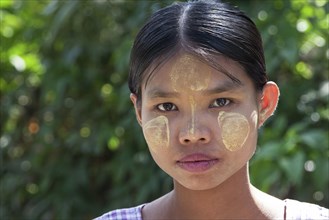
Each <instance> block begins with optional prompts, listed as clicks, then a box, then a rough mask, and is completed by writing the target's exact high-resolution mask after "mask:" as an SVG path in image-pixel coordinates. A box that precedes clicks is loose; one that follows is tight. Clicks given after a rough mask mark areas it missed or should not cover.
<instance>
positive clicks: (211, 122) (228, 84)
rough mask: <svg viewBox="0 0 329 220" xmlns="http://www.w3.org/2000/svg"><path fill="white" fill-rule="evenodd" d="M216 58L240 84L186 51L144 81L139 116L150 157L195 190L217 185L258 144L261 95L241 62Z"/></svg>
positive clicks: (236, 167)
mask: <svg viewBox="0 0 329 220" xmlns="http://www.w3.org/2000/svg"><path fill="white" fill-rule="evenodd" d="M218 61H219V64H220V66H221V67H222V68H224V69H225V70H226V71H227V72H229V73H230V74H232V75H233V76H234V77H236V78H237V79H238V80H239V81H240V83H238V82H233V81H232V80H231V79H230V78H229V77H227V76H226V75H225V74H223V73H221V72H219V71H218V70H216V69H214V68H212V67H210V66H209V65H208V64H206V63H204V62H202V61H200V60H199V59H197V58H196V57H194V56H192V55H189V54H186V53H184V54H179V55H176V56H175V57H173V58H172V59H170V60H169V61H168V62H166V63H165V64H164V65H163V66H162V67H161V68H158V69H157V70H156V72H155V73H154V75H153V76H152V78H150V80H149V82H148V83H147V85H146V87H145V86H144V85H142V100H141V107H140V108H139V110H138V111H137V115H138V118H139V121H140V123H141V125H142V128H143V133H144V136H145V139H146V142H147V144H148V147H149V149H150V152H151V154H152V157H153V159H154V160H155V162H156V163H157V164H158V165H159V167H161V168H162V169H163V170H164V171H165V172H166V173H167V174H169V175H170V176H171V177H172V178H173V179H174V180H175V181H177V182H178V183H179V184H181V185H183V186H185V187H186V188H189V189H193V190H204V189H211V188H214V187H216V186H218V185H219V184H221V183H222V182H224V181H225V180H227V179H228V178H230V177H231V176H232V175H233V174H235V173H236V172H237V171H238V170H239V169H241V168H242V167H243V166H244V165H246V163H247V162H248V161H249V159H250V158H251V157H252V155H253V154H254V152H255V149H256V143H257V130H258V126H259V122H258V118H259V104H258V103H259V102H258V100H259V94H258V93H257V92H256V90H255V88H254V85H253V83H252V81H251V80H250V79H249V77H248V76H247V74H246V73H245V72H244V71H243V69H242V68H241V67H240V66H239V65H238V63H236V62H234V61H232V60H230V59H228V58H225V57H220V58H218ZM135 106H136V105H135Z"/></svg>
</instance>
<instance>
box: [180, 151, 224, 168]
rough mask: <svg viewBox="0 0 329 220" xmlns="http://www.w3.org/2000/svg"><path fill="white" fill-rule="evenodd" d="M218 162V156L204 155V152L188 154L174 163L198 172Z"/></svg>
mask: <svg viewBox="0 0 329 220" xmlns="http://www.w3.org/2000/svg"><path fill="white" fill-rule="evenodd" d="M218 162H219V159H218V158H215V157H212V156H209V155H206V154H200V153H197V154H190V155H187V156H185V157H183V158H181V159H179V160H178V161H177V162H176V163H177V165H178V166H179V167H180V168H182V169H184V170H186V171H189V172H192V173H198V172H204V171H207V170H209V169H210V168H211V167H212V166H214V165H215V164H217V163H218Z"/></svg>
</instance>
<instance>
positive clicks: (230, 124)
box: [218, 112, 250, 151]
mask: <svg viewBox="0 0 329 220" xmlns="http://www.w3.org/2000/svg"><path fill="white" fill-rule="evenodd" d="M218 125H219V126H220V128H221V134H222V140H223V143H224V146H225V147H226V149H228V150H229V151H236V150H239V149H240V148H241V147H242V146H243V145H244V143H245V142H246V140H247V138H248V135H249V131H250V126H249V122H248V120H247V118H246V117H245V116H244V115H242V114H239V113H228V112H219V114H218Z"/></svg>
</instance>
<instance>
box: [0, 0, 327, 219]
mask: <svg viewBox="0 0 329 220" xmlns="http://www.w3.org/2000/svg"><path fill="white" fill-rule="evenodd" d="M171 2H172V1H120V0H117V1H104V0H95V1H74V0H73V1H14V0H1V1H0V21H1V26H0V40H1V41H0V47H1V55H0V56H1V61H0V66H1V67H0V68H1V77H0V85H1V88H0V89H1V95H0V97H1V110H0V111H1V138H0V150H1V191H0V196H1V206H0V217H1V219H71V218H76V219H91V218H92V217H95V216H97V215H100V214H101V213H103V212H105V211H108V210H111V209H114V208H118V207H126V206H130V205H135V204H139V203H143V202H147V201H150V200H151V199H154V198H156V197H159V196H160V195H161V194H164V193H165V192H168V191H169V190H170V189H171V187H172V183H171V180H170V178H169V177H168V176H167V175H166V174H164V173H163V172H162V171H161V170H160V169H158V168H157V167H156V165H155V164H154V162H153V161H152V158H151V157H150V155H149V153H148V150H147V147H146V144H145V141H144V139H143V137H142V133H141V130H140V128H139V125H138V124H137V123H136V121H135V116H134V111H133V106H132V104H131V103H130V101H129V91H128V88H127V82H126V79H127V72H128V62H129V52H130V48H131V45H132V41H133V39H134V36H135V35H136V33H137V31H138V29H139V28H140V27H141V25H142V24H143V22H144V21H145V20H146V19H147V17H148V16H149V15H150V14H151V13H152V12H153V11H155V10H157V9H158V8H160V7H162V6H165V5H168V4H169V3H171ZM233 2H234V3H236V4H237V5H239V6H240V8H241V9H243V10H245V11H246V12H247V14H249V15H250V16H251V17H252V18H253V20H254V21H255V22H256V23H257V25H258V27H259V28H260V30H261V32H262V36H263V38H264V47H265V52H266V59H267V65H268V73H269V75H270V78H271V79H272V80H274V81H276V82H277V83H278V84H279V86H280V88H281V100H280V103H279V107H278V110H277V112H276V114H275V116H273V117H272V118H271V120H270V121H269V122H268V123H267V124H266V126H265V127H264V128H262V129H261V131H260V138H259V148H258V150H257V152H256V155H255V157H254V158H253V160H252V161H251V175H252V181H253V183H254V184H255V185H256V186H258V187H259V188H261V189H262V190H265V191H267V192H270V193H271V194H273V195H276V196H278V197H280V198H285V197H290V198H296V199H300V200H304V201H309V202H314V203H318V204H321V205H323V206H327V207H328V202H329V198H328V194H329V193H328V187H327V186H328V184H329V177H328V173H329V170H328V169H329V163H328V156H329V150H328V145H329V143H328V121H329V110H328V103H329V102H328V97H329V95H328V93H329V92H328V91H329V80H328V69H329V68H328V62H326V61H327V59H328V49H327V48H328V42H327V40H328V33H327V30H328V19H329V17H328V7H329V4H328V2H327V1H325V0H316V1H280V0H276V1H256V0H250V1H233Z"/></svg>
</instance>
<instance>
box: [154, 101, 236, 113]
mask: <svg viewBox="0 0 329 220" xmlns="http://www.w3.org/2000/svg"><path fill="white" fill-rule="evenodd" d="M218 101H221V104H219V103H218ZM223 101H224V103H223ZM230 104H232V100H230V99H227V98H218V99H215V101H214V102H213V103H212V104H210V106H209V107H210V108H222V107H225V106H227V105H230ZM156 109H157V110H158V111H160V112H170V111H177V110H178V108H177V106H176V105H175V104H173V103H171V102H165V103H161V104H159V105H156Z"/></svg>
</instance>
